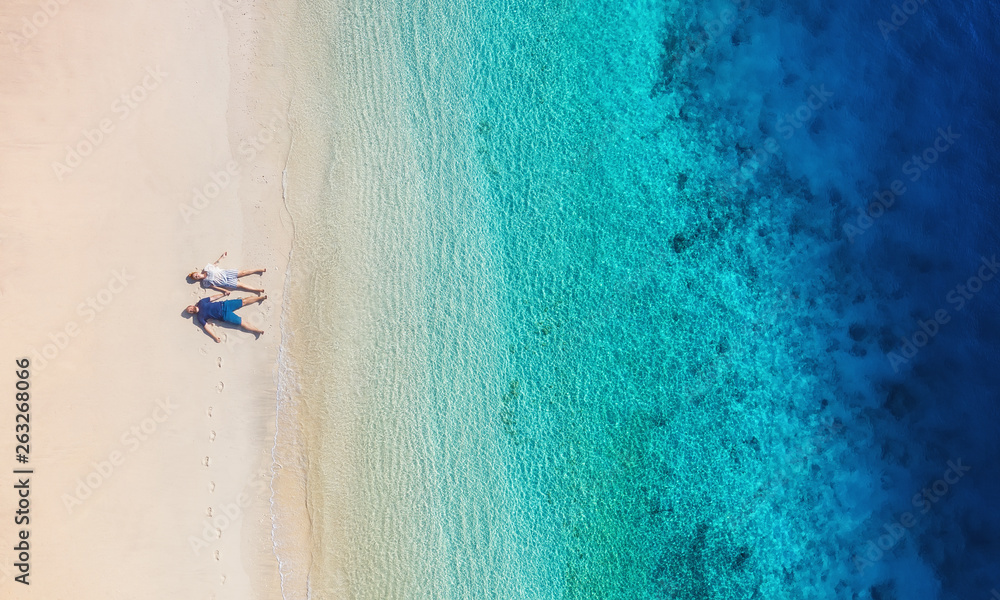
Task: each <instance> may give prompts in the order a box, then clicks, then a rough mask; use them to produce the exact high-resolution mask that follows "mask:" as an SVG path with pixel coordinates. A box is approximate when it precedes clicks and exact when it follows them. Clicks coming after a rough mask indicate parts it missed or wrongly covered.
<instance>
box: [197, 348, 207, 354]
mask: <svg viewBox="0 0 1000 600" xmlns="http://www.w3.org/2000/svg"><path fill="white" fill-rule="evenodd" d="M199 352H201V353H202V354H208V348H206V347H204V346H202V347H201V349H200V350H199Z"/></svg>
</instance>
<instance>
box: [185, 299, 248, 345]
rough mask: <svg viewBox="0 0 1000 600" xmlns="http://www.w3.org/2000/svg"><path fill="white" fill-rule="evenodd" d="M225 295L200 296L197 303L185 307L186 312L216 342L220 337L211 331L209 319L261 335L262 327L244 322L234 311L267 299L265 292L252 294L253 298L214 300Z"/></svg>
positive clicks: (219, 340) (220, 339)
mask: <svg viewBox="0 0 1000 600" xmlns="http://www.w3.org/2000/svg"><path fill="white" fill-rule="evenodd" d="M225 295H227V294H216V295H214V296H208V297H207V298H202V299H201V300H199V301H198V304H192V305H191V306H189V307H187V312H188V314H191V315H194V317H195V321H196V322H197V323H199V324H200V325H201V326H202V328H204V329H205V333H207V334H208V335H209V336H211V337H212V339H213V340H215V341H216V343H218V342H221V341H222V338H220V337H219V336H218V335H216V334H215V331H213V329H214V327H209V323H208V321H209V319H215V320H216V321H225V322H226V323H232V324H233V325H239V326H240V327H241V328H242V329H243V330H244V331H249V332H250V333H252V334H254V335H257V336H260V335H262V334H263V333H264V331H263V330H262V329H257V328H256V327H253V326H251V325H247V324H246V323H244V322H243V319H242V318H241V317H240V316H239V315H238V314H236V311H237V310H238V309H240V308H243V307H244V306H247V305H248V304H253V303H254V302H263V301H264V300H266V299H267V294H262V295H260V296H254V297H253V298H236V299H233V300H223V301H221V302H216V300H218V299H219V298H222V297H223V296H225Z"/></svg>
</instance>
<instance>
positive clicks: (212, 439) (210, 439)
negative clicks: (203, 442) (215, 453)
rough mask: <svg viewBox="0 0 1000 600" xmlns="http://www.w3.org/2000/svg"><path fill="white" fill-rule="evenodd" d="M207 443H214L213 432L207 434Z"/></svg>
mask: <svg viewBox="0 0 1000 600" xmlns="http://www.w3.org/2000/svg"><path fill="white" fill-rule="evenodd" d="M208 441H210V442H214V441H215V432H214V431H213V432H211V433H209V434H208Z"/></svg>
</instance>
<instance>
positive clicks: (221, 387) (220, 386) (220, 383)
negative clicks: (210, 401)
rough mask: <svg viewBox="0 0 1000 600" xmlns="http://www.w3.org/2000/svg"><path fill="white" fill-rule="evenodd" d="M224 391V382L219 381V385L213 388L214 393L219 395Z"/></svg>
mask: <svg viewBox="0 0 1000 600" xmlns="http://www.w3.org/2000/svg"><path fill="white" fill-rule="evenodd" d="M224 389H226V383H225V382H224V381H220V382H219V385H217V386H215V391H217V392H219V393H220V394H221V393H222V390H224Z"/></svg>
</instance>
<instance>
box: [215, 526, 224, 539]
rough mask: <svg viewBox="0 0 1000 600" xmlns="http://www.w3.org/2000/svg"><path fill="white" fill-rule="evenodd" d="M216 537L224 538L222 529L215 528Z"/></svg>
mask: <svg viewBox="0 0 1000 600" xmlns="http://www.w3.org/2000/svg"><path fill="white" fill-rule="evenodd" d="M215 537H216V538H218V539H220V540H221V539H222V530H221V529H216V530H215Z"/></svg>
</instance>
